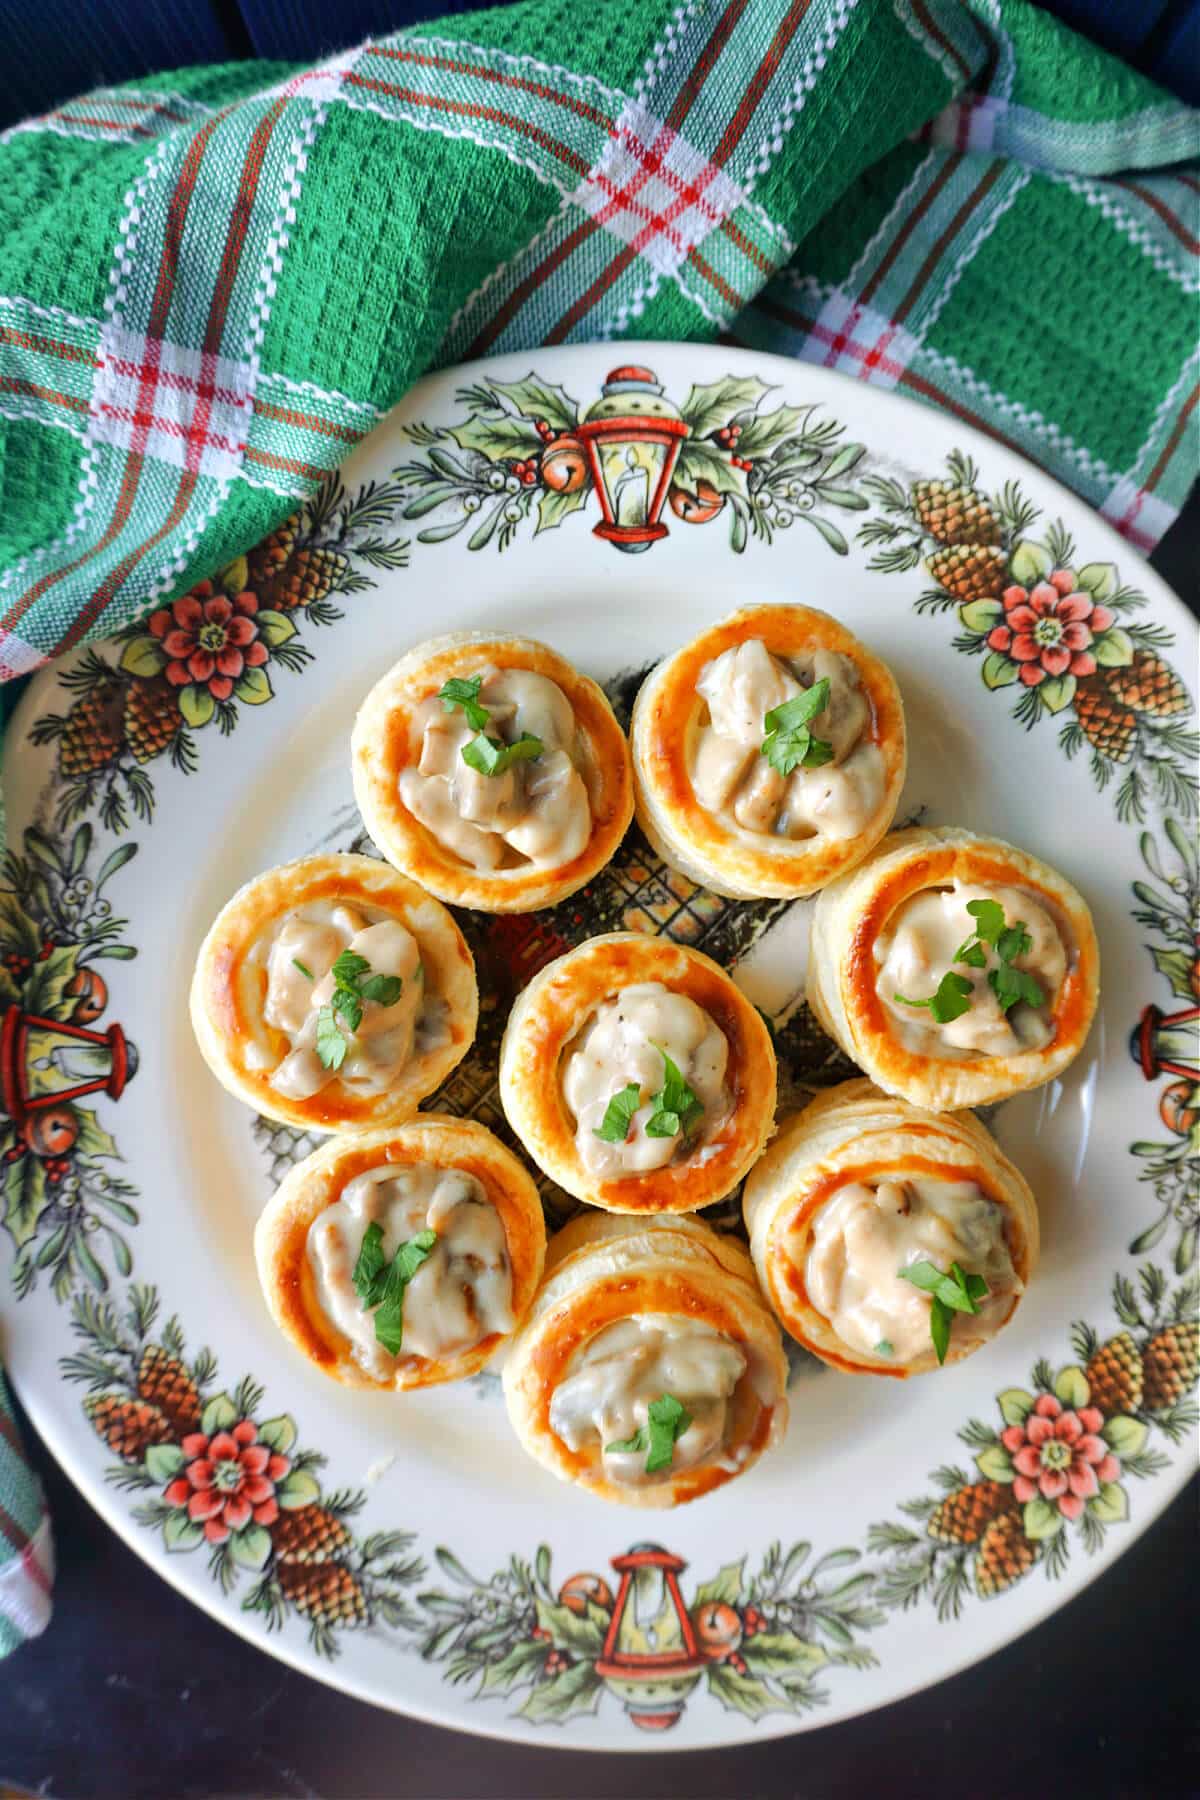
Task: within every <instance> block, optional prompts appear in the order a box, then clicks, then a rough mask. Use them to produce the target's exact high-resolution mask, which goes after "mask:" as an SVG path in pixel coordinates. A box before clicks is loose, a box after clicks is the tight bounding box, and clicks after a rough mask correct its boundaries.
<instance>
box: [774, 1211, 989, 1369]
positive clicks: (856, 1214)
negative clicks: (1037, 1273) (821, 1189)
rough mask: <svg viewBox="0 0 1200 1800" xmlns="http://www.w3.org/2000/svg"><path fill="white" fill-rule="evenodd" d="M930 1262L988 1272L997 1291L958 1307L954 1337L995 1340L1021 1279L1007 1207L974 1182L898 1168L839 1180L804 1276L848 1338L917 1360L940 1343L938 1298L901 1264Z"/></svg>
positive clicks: (969, 1342)
mask: <svg viewBox="0 0 1200 1800" xmlns="http://www.w3.org/2000/svg"><path fill="white" fill-rule="evenodd" d="M922 1261H924V1262H931V1263H935V1264H936V1265H937V1267H938V1268H939V1269H941V1270H943V1271H944V1272H945V1273H949V1270H950V1265H951V1263H952V1262H957V1263H958V1264H959V1265H960V1267H961V1268H962V1269H963V1270H964V1272H968V1273H970V1274H973V1275H982V1276H983V1278H984V1280H985V1281H986V1282H987V1285H988V1289H989V1293H988V1297H987V1299H986V1300H981V1301H980V1303H979V1312H978V1313H977V1314H971V1313H956V1314H955V1315H954V1322H953V1325H952V1327H951V1336H950V1341H951V1344H952V1345H953V1346H956V1347H960V1348H963V1349H974V1348H976V1347H977V1346H978V1345H979V1344H982V1343H985V1342H986V1341H987V1340H988V1338H990V1337H992V1336H993V1335H994V1334H995V1332H996V1331H997V1330H998V1329H999V1327H1000V1325H1001V1324H1002V1323H1003V1321H1004V1319H1005V1318H1006V1317H1007V1315H1008V1311H1009V1307H1010V1304H1011V1300H1012V1296H1013V1294H1014V1293H1019V1292H1020V1289H1021V1284H1020V1282H1019V1281H1018V1279H1017V1276H1016V1274H1015V1272H1014V1270H1013V1265H1012V1257H1011V1255H1010V1254H1009V1249H1008V1243H1007V1241H1006V1238H1005V1233H1004V1210H1003V1208H1002V1207H1000V1206H998V1205H997V1204H996V1202H995V1201H994V1200H989V1199H988V1198H987V1197H986V1195H985V1194H984V1193H982V1191H981V1190H980V1189H979V1188H978V1187H977V1186H976V1184H975V1183H974V1182H973V1181H943V1180H938V1179H934V1178H930V1177H925V1176H922V1177H912V1178H910V1177H908V1176H901V1175H897V1176H896V1177H895V1178H894V1179H892V1180H884V1181H879V1182H873V1183H871V1184H869V1185H868V1184H866V1183H864V1182H851V1183H849V1184H848V1185H847V1186H845V1187H842V1188H839V1189H838V1191H837V1193H836V1194H835V1195H834V1197H833V1199H832V1200H830V1201H829V1202H828V1203H827V1204H826V1205H825V1206H823V1207H821V1209H820V1211H819V1212H818V1213H817V1215H816V1219H815V1221H814V1225H813V1235H812V1246H811V1248H810V1250H809V1253H808V1261H807V1265H806V1267H805V1269H804V1282H805V1286H806V1288H807V1289H808V1295H809V1298H810V1300H811V1301H812V1303H813V1305H814V1306H815V1307H816V1309H817V1311H818V1312H819V1313H821V1314H822V1315H823V1316H824V1317H825V1318H826V1319H828V1321H829V1323H830V1325H831V1326H832V1327H833V1329H834V1331H835V1332H836V1333H837V1335H838V1337H839V1338H840V1339H841V1340H842V1342H843V1343H844V1344H847V1345H849V1347H850V1348H851V1349H852V1350H861V1351H867V1352H875V1353H876V1354H878V1355H881V1356H885V1357H888V1359H889V1360H892V1359H894V1360H895V1361H896V1362H897V1363H908V1362H912V1361H913V1360H914V1359H915V1358H917V1357H919V1356H921V1355H922V1354H924V1353H925V1352H927V1351H928V1350H929V1349H930V1342H931V1340H930V1335H929V1308H930V1298H929V1295H928V1294H927V1293H923V1292H922V1291H921V1290H920V1289H919V1288H916V1287H914V1286H913V1284H912V1282H911V1281H905V1280H903V1279H902V1278H901V1276H900V1275H899V1273H898V1271H899V1270H900V1269H903V1268H907V1267H908V1266H909V1265H910V1264H911V1263H915V1262H922ZM880 1345H884V1346H887V1345H890V1346H891V1350H890V1352H889V1351H888V1350H887V1349H886V1348H884V1349H880Z"/></svg>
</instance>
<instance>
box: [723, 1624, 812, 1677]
mask: <svg viewBox="0 0 1200 1800" xmlns="http://www.w3.org/2000/svg"><path fill="white" fill-rule="evenodd" d="M742 1655H743V1656H744V1657H745V1659H746V1667H747V1668H748V1669H749V1671H750V1673H751V1674H752V1675H812V1674H815V1672H816V1671H817V1670H818V1669H819V1668H821V1667H822V1666H823V1665H824V1664H825V1663H827V1662H828V1661H829V1652H828V1650H823V1649H822V1648H821V1646H820V1644H810V1643H808V1642H807V1641H806V1640H805V1639H804V1638H800V1637H797V1636H796V1635H795V1633H794V1632H791V1631H762V1632H759V1634H758V1636H757V1637H752V1638H747V1639H746V1640H745V1642H744V1643H743V1645H742Z"/></svg>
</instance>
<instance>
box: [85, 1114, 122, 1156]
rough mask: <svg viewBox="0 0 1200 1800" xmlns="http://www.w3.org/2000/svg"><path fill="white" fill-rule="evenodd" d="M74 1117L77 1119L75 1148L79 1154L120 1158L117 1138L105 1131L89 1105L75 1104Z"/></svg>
mask: <svg viewBox="0 0 1200 1800" xmlns="http://www.w3.org/2000/svg"><path fill="white" fill-rule="evenodd" d="M75 1117H76V1118H77V1119H78V1121H79V1135H78V1137H77V1138H76V1139H75V1150H76V1153H77V1154H78V1155H80V1156H86V1157H89V1158H94V1157H100V1156H107V1157H114V1158H115V1159H116V1160H117V1161H118V1162H120V1161H121V1160H122V1157H121V1152H120V1151H119V1150H118V1149H117V1140H116V1138H115V1137H114V1136H113V1135H112V1132H111V1131H105V1129H104V1127H103V1125H101V1123H100V1121H99V1119H98V1118H97V1117H96V1114H95V1113H94V1112H92V1111H91V1109H90V1108H89V1107H86V1106H77V1107H76V1108H75Z"/></svg>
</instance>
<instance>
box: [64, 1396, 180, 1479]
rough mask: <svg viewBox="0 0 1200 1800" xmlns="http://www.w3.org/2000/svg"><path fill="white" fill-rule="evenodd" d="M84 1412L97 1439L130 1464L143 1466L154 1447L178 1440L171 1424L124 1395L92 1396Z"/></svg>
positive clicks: (142, 1403) (144, 1402) (85, 1402)
mask: <svg viewBox="0 0 1200 1800" xmlns="http://www.w3.org/2000/svg"><path fill="white" fill-rule="evenodd" d="M83 1410H84V1412H85V1413H86V1414H87V1416H88V1418H89V1419H90V1420H91V1422H92V1430H93V1431H94V1432H95V1433H96V1436H97V1437H101V1438H103V1439H104V1442H105V1443H106V1444H107V1445H108V1447H109V1449H110V1450H115V1451H116V1453H117V1455H118V1456H120V1457H122V1458H123V1459H124V1460H125V1461H126V1462H140V1461H141V1459H142V1457H143V1456H144V1455H145V1454H146V1451H147V1450H148V1448H149V1447H150V1445H151V1444H169V1443H171V1442H173V1440H174V1437H175V1432H174V1429H173V1427H172V1425H171V1421H170V1420H169V1419H168V1418H167V1417H166V1416H165V1414H163V1413H162V1412H160V1411H159V1409H158V1407H157V1406H152V1405H149V1404H148V1403H147V1402H146V1401H144V1400H127V1399H126V1398H125V1397H124V1396H123V1395H122V1394H89V1395H88V1397H87V1399H86V1400H85V1401H84V1403H83Z"/></svg>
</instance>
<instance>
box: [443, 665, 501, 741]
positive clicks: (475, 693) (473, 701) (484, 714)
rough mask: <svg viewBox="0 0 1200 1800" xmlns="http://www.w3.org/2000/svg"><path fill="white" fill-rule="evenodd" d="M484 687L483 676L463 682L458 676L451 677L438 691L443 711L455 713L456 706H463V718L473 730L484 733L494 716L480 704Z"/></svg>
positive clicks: (474, 676)
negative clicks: (480, 693) (480, 694)
mask: <svg viewBox="0 0 1200 1800" xmlns="http://www.w3.org/2000/svg"><path fill="white" fill-rule="evenodd" d="M482 685H483V676H482V675H472V676H471V678H470V679H469V680H461V679H460V678H459V677H458V676H457V675H453V676H451V678H450V680H449V681H446V682H443V684H442V686H441V687H440V688H439V689H438V699H439V700H440V701H441V703H442V711H443V712H453V711H454V709H455V707H456V706H461V707H462V710H463V717H464V718H465V719H466V721H467V724H468V725H469V726H470V727H471V730H472V731H483V730H484V729H485V727H486V726H487V722H488V720H489V719H490V718H491V716H492V715H491V713H490V712H489V711H488V709H487V707H486V706H482V705H481V704H480V701H479V690H480V688H481V686H482Z"/></svg>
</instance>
